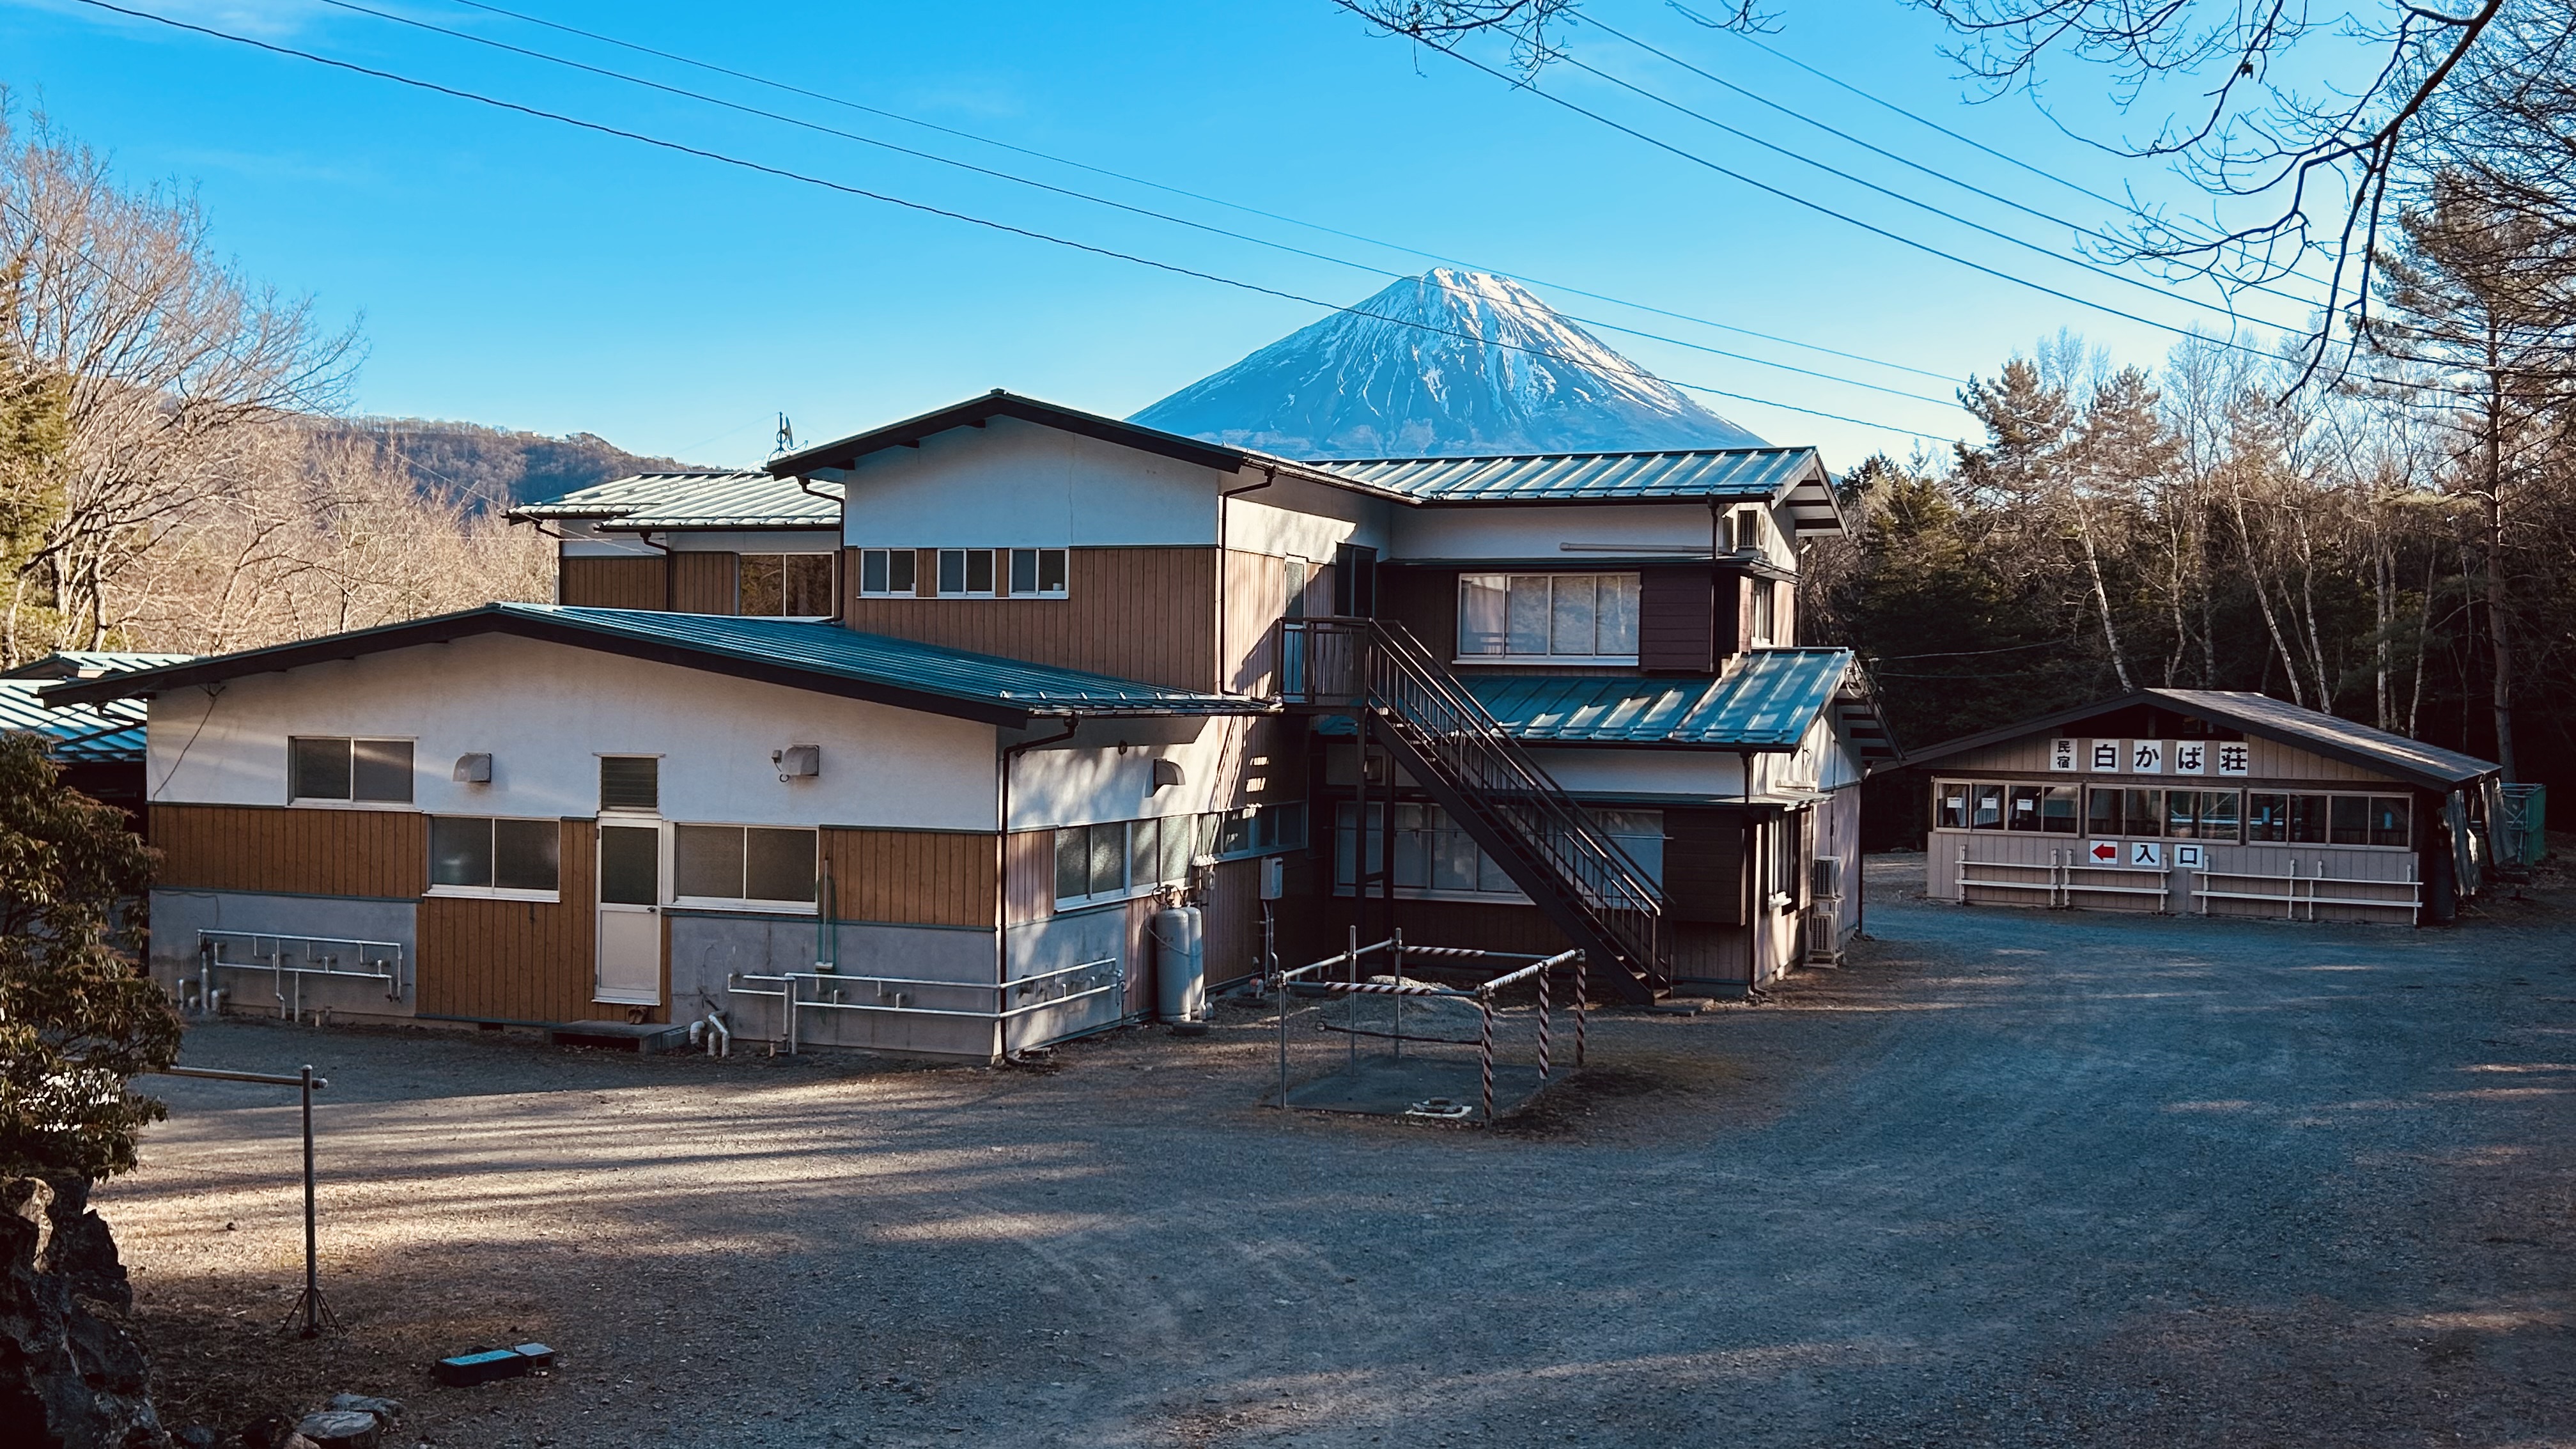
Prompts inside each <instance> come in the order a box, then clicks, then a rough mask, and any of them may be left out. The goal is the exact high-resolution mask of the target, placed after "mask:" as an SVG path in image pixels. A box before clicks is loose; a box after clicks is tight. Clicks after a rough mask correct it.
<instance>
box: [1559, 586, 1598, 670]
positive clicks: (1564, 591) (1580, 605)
mask: <svg viewBox="0 0 2576 1449" xmlns="http://www.w3.org/2000/svg"><path fill="white" fill-rule="evenodd" d="M1551 583H1552V585H1553V587H1552V588H1551V589H1550V591H1549V597H1550V598H1551V599H1552V600H1553V601H1554V602H1553V609H1552V612H1551V614H1550V616H1549V627H1548V644H1547V652H1548V653H1550V654H1594V653H1598V652H1599V651H1598V650H1597V649H1595V648H1594V647H1593V642H1592V620H1593V616H1594V614H1595V612H1596V611H1598V610H1599V608H1600V606H1601V580H1599V579H1597V578H1595V577H1593V576H1592V575H1590V574H1568V575H1563V576H1560V577H1558V578H1556V579H1554V580H1552V581H1551Z"/></svg>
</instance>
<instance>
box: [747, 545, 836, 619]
mask: <svg viewBox="0 0 2576 1449" xmlns="http://www.w3.org/2000/svg"><path fill="white" fill-rule="evenodd" d="M734 577H735V579H736V581H737V583H736V589H735V603H734V612H735V613H737V614H748V615H754V616H760V617H766V618H773V619H775V618H789V619H822V618H828V617H830V616H831V613H832V556H831V555H830V554H828V553H785V554H780V553H747V554H744V555H742V562H741V564H740V566H739V568H737V570H736V571H735V574H734Z"/></svg>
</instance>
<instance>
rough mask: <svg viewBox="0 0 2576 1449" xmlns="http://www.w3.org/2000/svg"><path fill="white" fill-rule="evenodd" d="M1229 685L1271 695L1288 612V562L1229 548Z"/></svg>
mask: <svg viewBox="0 0 2576 1449" xmlns="http://www.w3.org/2000/svg"><path fill="white" fill-rule="evenodd" d="M1224 560H1225V634H1226V638H1225V651H1224V659H1223V660H1222V664H1223V669H1222V670H1221V673H1222V674H1223V675H1224V680H1225V687H1226V688H1228V689H1231V690H1236V691H1239V692H1242V693H1245V694H1267V693H1269V692H1270V689H1271V686H1272V680H1273V676H1274V674H1275V673H1276V671H1277V669H1278V646H1279V621H1280V619H1281V618H1283V617H1284V616H1285V615H1286V614H1287V610H1288V582H1287V580H1288V573H1287V560H1285V559H1282V558H1278V557H1276V556H1274V555H1271V554H1266V553H1245V552H1243V551H1241V550H1239V549H1227V550H1226V551H1225V556H1224Z"/></svg>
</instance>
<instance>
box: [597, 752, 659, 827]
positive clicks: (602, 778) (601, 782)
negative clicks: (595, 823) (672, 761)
mask: <svg viewBox="0 0 2576 1449" xmlns="http://www.w3.org/2000/svg"><path fill="white" fill-rule="evenodd" d="M591 758H592V759H593V760H596V761H597V762H598V769H597V770H596V771H595V772H594V776H595V778H596V780H597V782H598V790H597V792H596V796H595V798H596V799H597V800H598V801H599V813H600V814H602V815H615V816H623V817H626V818H629V819H637V820H659V819H661V818H662V757H661V756H660V755H658V754H654V755H646V754H637V753H634V752H631V751H625V750H602V751H600V752H599V753H597V754H594V755H592V756H591ZM611 760H651V761H652V762H653V803H652V804H651V805H611V804H609V803H608V762H609V761H611Z"/></svg>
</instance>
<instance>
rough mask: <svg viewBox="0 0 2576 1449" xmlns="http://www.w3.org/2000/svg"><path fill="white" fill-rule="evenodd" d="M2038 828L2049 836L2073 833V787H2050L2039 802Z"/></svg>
mask: <svg viewBox="0 0 2576 1449" xmlns="http://www.w3.org/2000/svg"><path fill="white" fill-rule="evenodd" d="M2039 828H2040V830H2041V831H2042V832H2044V833H2046V834H2049V835H2073V834H2074V833H2075V787H2074V786H2073V785H2051V786H2049V787H2048V793H2047V794H2046V795H2045V796H2043V797H2042V798H2041V800H2040V802H2039Z"/></svg>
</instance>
